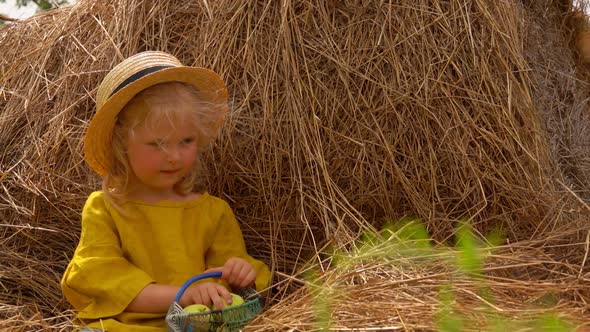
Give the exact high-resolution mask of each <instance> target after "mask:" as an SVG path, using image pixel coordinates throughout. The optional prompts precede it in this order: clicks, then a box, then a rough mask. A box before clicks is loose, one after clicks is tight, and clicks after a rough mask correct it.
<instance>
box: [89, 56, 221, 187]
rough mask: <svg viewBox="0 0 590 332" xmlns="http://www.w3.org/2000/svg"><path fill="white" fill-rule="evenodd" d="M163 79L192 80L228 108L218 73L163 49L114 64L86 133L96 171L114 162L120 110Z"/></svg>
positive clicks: (102, 171)
mask: <svg viewBox="0 0 590 332" xmlns="http://www.w3.org/2000/svg"><path fill="white" fill-rule="evenodd" d="M164 82H185V83H188V84H191V85H193V86H194V87H195V88H196V89H197V90H198V91H199V93H200V95H201V96H202V97H203V98H204V99H205V100H206V101H209V102H211V103H213V104H215V105H223V106H222V107H220V112H223V113H225V112H227V88H226V86H225V82H224V81H223V79H222V78H221V77H219V75H217V74H216V73H214V72H212V71H210V70H208V69H205V68H197V67H187V66H183V65H182V64H181V63H180V61H178V59H177V58H175V57H174V56H172V55H170V54H167V53H164V52H156V51H147V52H142V53H139V54H136V55H133V56H131V57H129V58H127V59H125V60H123V62H121V63H119V64H118V65H117V66H115V67H114V68H113V69H112V70H111V71H110V72H109V73H108V74H107V75H106V76H105V78H104V79H103V81H102V82H101V83H100V86H99V87H98V92H97V96H96V114H94V117H93V118H92V120H91V121H90V124H89V125H88V129H87V130H86V135H85V137H84V159H85V160H86V162H87V163H88V164H89V165H90V167H92V169H93V170H94V171H95V172H96V173H98V174H100V175H101V176H104V175H106V174H107V172H108V170H109V169H110V167H111V164H112V162H113V153H112V148H111V139H112V132H113V128H114V126H115V122H116V117H117V114H118V113H119V111H121V109H122V108H123V107H124V106H125V104H127V102H129V101H130V100H131V99H132V98H133V97H134V96H135V95H136V94H138V93H139V92H141V91H142V90H144V89H146V88H149V87H150V86H153V85H156V84H159V83H164ZM220 118H221V119H223V115H222V116H220ZM219 127H221V123H220V125H219ZM219 129H220V128H217V130H219Z"/></svg>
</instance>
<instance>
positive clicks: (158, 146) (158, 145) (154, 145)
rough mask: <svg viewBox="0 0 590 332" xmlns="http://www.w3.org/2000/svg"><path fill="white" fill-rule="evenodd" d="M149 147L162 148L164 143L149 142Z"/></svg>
mask: <svg viewBox="0 0 590 332" xmlns="http://www.w3.org/2000/svg"><path fill="white" fill-rule="evenodd" d="M147 145H149V146H151V147H152V148H160V147H162V143H160V142H149V143H148V144H147Z"/></svg>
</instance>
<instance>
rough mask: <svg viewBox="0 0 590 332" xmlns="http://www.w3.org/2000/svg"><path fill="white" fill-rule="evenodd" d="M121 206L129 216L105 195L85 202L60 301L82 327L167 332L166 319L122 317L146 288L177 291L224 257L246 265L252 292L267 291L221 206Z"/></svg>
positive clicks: (261, 267)
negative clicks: (251, 273) (168, 287)
mask: <svg viewBox="0 0 590 332" xmlns="http://www.w3.org/2000/svg"><path fill="white" fill-rule="evenodd" d="M124 207H125V208H126V210H130V211H132V214H131V215H130V216H126V217H124V216H122V215H121V214H120V213H119V212H118V211H117V210H116V209H115V208H114V207H113V206H111V205H110V204H109V203H108V201H107V200H106V198H105V195H104V193H103V192H101V191H97V192H94V193H92V194H91V195H90V197H89V198H88V200H87V202H86V205H85V206H84V209H83V212H82V234H81V236H80V242H79V244H78V247H77V249H76V251H75V253H74V257H73V258H72V260H71V261H70V263H69V265H68V267H67V269H66V271H65V273H64V276H63V278H62V282H61V285H62V290H63V293H64V296H65V297H66V298H67V299H68V301H69V302H70V303H71V304H72V305H73V307H74V308H75V309H76V310H77V311H78V318H80V319H82V320H83V321H84V322H89V324H88V327H94V328H100V329H104V330H106V331H114V332H119V331H122V332H124V331H137V332H142V331H145V332H148V331H166V323H165V321H164V317H165V313H162V314H147V313H146V314H143V313H127V312H123V310H125V308H126V307H127V306H128V305H129V303H130V302H131V301H132V300H133V299H134V298H135V296H136V295H137V294H138V293H139V292H140V291H141V290H142V289H143V288H144V287H145V286H147V285H148V284H149V283H152V282H155V283H158V284H166V285H177V286H180V285H182V284H183V283H184V282H185V281H187V280H188V279H189V278H191V277H193V276H194V275H197V274H199V273H202V272H203V271H204V270H206V269H208V268H211V267H218V266H222V265H223V264H224V263H225V261H226V260H227V259H228V258H230V257H242V258H244V259H246V260H248V261H249V262H250V263H251V264H252V266H253V267H254V269H255V270H256V273H257V278H256V288H257V289H258V290H262V289H263V288H266V287H267V286H268V284H269V282H270V272H269V269H268V267H267V266H266V265H265V264H264V263H262V262H261V261H258V260H255V259H254V258H252V257H251V256H249V255H248V254H247V253H246V247H245V243H244V240H243V237H242V233H241V231H240V228H239V225H238V223H237V221H236V219H235V217H234V214H233V212H232V210H231V208H230V207H229V205H228V204H227V203H226V202H225V201H223V200H222V199H220V198H217V197H214V196H211V195H209V194H207V193H204V194H202V195H201V196H199V197H198V198H195V199H193V200H191V201H187V202H175V201H162V202H158V203H156V204H149V203H146V202H141V201H131V202H129V203H127V204H126V205H125V206H124ZM209 281H211V280H209Z"/></svg>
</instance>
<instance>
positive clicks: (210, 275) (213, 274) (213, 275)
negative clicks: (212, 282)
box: [174, 272, 221, 302]
mask: <svg viewBox="0 0 590 332" xmlns="http://www.w3.org/2000/svg"><path fill="white" fill-rule="evenodd" d="M220 277H221V272H207V273H202V274H197V275H196V276H194V277H192V278H190V279H189V280H187V281H186V282H185V283H184V284H183V285H182V287H180V290H179V291H178V293H176V297H175V298H174V302H179V301H180V298H181V297H182V295H183V294H184V292H185V291H186V289H187V288H189V287H190V285H192V284H193V283H194V282H197V281H199V280H201V279H207V278H220Z"/></svg>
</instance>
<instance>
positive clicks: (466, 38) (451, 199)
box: [0, 0, 590, 329]
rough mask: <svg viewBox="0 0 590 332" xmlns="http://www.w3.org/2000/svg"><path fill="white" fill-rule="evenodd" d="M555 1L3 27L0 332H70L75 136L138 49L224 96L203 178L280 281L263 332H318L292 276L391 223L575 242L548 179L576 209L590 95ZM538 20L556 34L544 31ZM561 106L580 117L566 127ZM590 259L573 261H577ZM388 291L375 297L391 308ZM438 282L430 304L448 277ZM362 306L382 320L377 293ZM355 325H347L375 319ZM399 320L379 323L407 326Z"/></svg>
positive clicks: (170, 11) (297, 6)
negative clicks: (216, 80)
mask: <svg viewBox="0 0 590 332" xmlns="http://www.w3.org/2000/svg"><path fill="white" fill-rule="evenodd" d="M562 2H563V1H549V0H545V1H544V2H543V3H541V2H535V3H528V2H527V1H525V2H519V1H467V2H465V1H458V0H453V1H447V2H434V3H432V1H426V0H418V1H416V0H401V1H393V2H370V1H369V2H361V1H341V2H338V1H325V2H319V3H315V2H308V1H288V0H286V1H281V2H267V1H247V2H239V1H238V2H236V1H215V2H212V1H192V2H187V1H180V0H179V1H159V2H155V1H148V0H107V1H94V0H81V1H80V2H79V3H78V4H76V5H75V6H74V7H72V8H66V9H60V10H56V11H53V12H48V13H45V14H42V15H39V16H36V17H34V18H32V19H28V20H24V21H22V22H16V23H13V24H10V25H8V26H6V27H4V28H2V29H0V46H1V47H2V53H1V54H0V146H2V147H4V149H3V151H1V152H0V179H1V180H0V219H1V220H2V225H1V226H0V227H1V228H0V232H1V235H0V236H1V239H2V241H0V252H2V253H3V255H4V256H3V257H1V258H0V262H2V265H0V275H2V286H4V289H3V291H2V292H0V303H6V304H7V305H5V306H4V307H2V308H0V315H1V317H3V320H2V323H0V324H1V325H0V326H2V327H3V328H4V327H5V328H7V329H8V328H9V327H14V328H16V327H18V326H22V325H23V324H24V325H26V324H29V325H30V326H32V327H31V329H34V328H37V329H41V327H40V326H43V325H42V324H51V325H52V326H53V327H55V328H56V329H60V328H61V327H62V326H64V325H63V324H68V322H69V319H71V315H69V314H67V315H65V316H64V315H62V313H63V312H64V311H65V310H67V309H68V306H67V304H66V303H65V302H64V301H63V299H62V297H61V294H60V292H59V288H58V282H59V277H60V275H61V272H62V271H63V268H64V266H65V264H66V262H67V260H68V257H69V256H70V255H71V253H72V251H73V247H74V246H75V243H76V240H77V236H78V227H79V224H78V217H79V210H80V207H81V205H82V204H83V202H84V200H85V198H86V196H87V195H88V193H89V192H90V191H92V190H94V189H95V188H98V179H97V178H96V177H95V176H94V175H93V174H91V172H90V170H89V169H88V167H87V166H86V165H85V164H84V163H83V161H82V156H81V151H82V149H81V135H82V132H83V130H84V127H85V124H86V122H87V121H88V120H89V118H90V117H91V115H92V113H93V97H94V95H95V92H96V90H95V89H96V86H97V84H98V83H99V82H100V80H101V79H102V77H104V75H105V74H106V72H107V71H108V69H109V68H111V67H112V66H113V65H114V64H115V63H117V62H119V61H120V60H122V59H123V58H124V57H126V56H128V55H131V54H133V53H136V52H138V51H142V50H146V49H158V50H162V51H168V52H171V53H173V54H175V55H176V56H178V57H179V58H180V59H181V60H182V61H183V62H184V63H186V64H190V65H203V66H206V67H209V68H212V69H213V70H216V71H217V72H219V73H221V74H222V75H223V76H224V77H225V78H226V79H227V80H228V82H229V83H230V91H231V92H232V94H233V95H232V98H233V99H232V103H233V110H234V112H233V114H232V116H231V118H230V119H229V121H228V124H227V126H226V129H225V131H224V133H223V135H222V137H221V139H220V140H219V141H218V143H217V145H216V146H214V148H213V150H212V152H211V153H210V154H208V155H207V156H206V157H207V163H208V168H209V169H210V174H209V177H208V179H209V182H210V184H211V186H210V187H211V192H212V193H214V194H217V195H221V196H223V197H224V198H227V199H228V200H229V201H230V203H231V204H232V206H233V207H234V208H235V210H236V212H237V215H238V217H239V218H240V220H241V221H242V223H243V226H244V231H245V235H246V239H247V242H248V243H249V245H250V250H251V251H252V253H253V254H255V255H257V256H259V257H262V258H264V259H265V260H266V261H267V262H268V263H269V264H271V266H272V267H273V269H274V270H275V271H276V272H277V282H278V283H279V284H278V285H277V287H275V289H273V294H274V298H273V302H274V303H277V302H279V303H280V304H279V305H276V306H275V307H273V308H272V309H271V310H270V311H269V312H268V313H267V314H265V315H264V316H263V317H262V318H261V319H262V321H264V325H265V326H268V327H269V328H272V326H279V325H280V324H279V325H273V324H274V323H273V322H280V323H281V324H286V326H290V325H296V326H300V328H302V329H303V328H304V327H305V326H306V324H308V322H307V321H305V317H309V316H306V312H307V311H303V312H300V314H301V315H302V316H301V317H302V318H301V319H299V318H297V317H296V316H294V315H293V309H294V308H293V307H290V306H289V305H287V304H288V303H296V304H298V307H297V308H295V309H297V310H298V309H299V308H301V309H302V310H303V309H304V308H305V299H306V298H305V296H304V290H298V289H299V288H300V284H299V283H298V282H297V281H296V279H293V278H290V277H288V276H291V275H297V273H298V272H299V270H300V268H301V266H302V265H303V264H304V263H305V262H309V261H311V262H313V261H315V262H316V263H318V264H320V265H321V262H322V261H323V259H322V257H321V255H320V254H319V252H320V251H321V248H322V247H323V246H324V244H325V242H326V241H327V240H330V241H332V242H333V243H334V244H336V245H337V246H345V245H348V244H350V243H351V242H352V241H353V240H354V239H355V238H356V237H357V235H358V233H359V232H361V231H364V230H366V229H368V228H370V227H371V226H379V225H380V224H381V223H382V222H383V221H384V220H386V219H396V218H398V217H400V216H402V215H406V214H412V215H417V216H419V217H421V218H422V219H424V220H426V221H427V222H428V225H429V230H430V231H431V232H432V234H433V236H435V237H436V238H437V239H439V240H443V239H446V238H449V237H450V236H451V235H452V229H453V223H454V222H455V221H456V220H457V219H458V218H460V217H469V218H473V220H474V222H475V224H476V226H477V227H478V229H479V230H480V231H482V232H485V231H486V230H489V229H490V228H492V227H494V226H497V225H501V226H502V227H504V228H505V229H506V231H507V233H508V235H509V237H510V239H511V240H512V241H518V240H522V239H528V238H531V239H533V240H536V241H538V240H539V239H542V241H545V242H546V240H545V239H546V238H547V237H553V238H563V236H562V235H563V234H570V233H568V232H571V231H572V230H575V231H576V232H575V233H574V234H573V235H572V238H574V239H575V238H580V237H584V236H585V231H584V229H582V230H581V231H579V232H578V231H577V228H575V226H574V224H575V223H574V221H576V220H577V218H579V216H578V215H576V214H575V213H571V212H570V210H571V209H572V206H571V204H572V203H571V202H570V200H569V199H566V198H564V197H565V196H568V195H570V192H569V191H568V190H566V189H564V187H563V186H562V185H561V184H560V183H559V182H557V181H555V180H556V179H560V178H563V181H562V182H563V183H566V184H567V186H568V188H569V186H574V187H573V188H574V189H575V190H576V192H577V194H578V195H580V196H581V197H584V195H583V194H584V192H582V191H583V190H587V188H588V180H587V179H589V178H586V177H585V174H590V173H587V171H588V170H589V169H590V168H588V165H590V164H588V163H586V162H585V161H586V159H587V157H585V156H584V153H583V152H587V150H585V148H586V145H584V144H581V143H577V141H575V140H574V141H571V142H570V141H568V140H570V138H569V137H570V136H568V134H569V133H570V132H575V133H576V137H578V135H579V136H583V134H584V133H586V130H585V129H584V128H585V127H583V124H582V122H581V121H580V123H577V122H578V120H584V119H585V117H584V116H583V115H582V113H583V112H582V110H583V109H582V106H581V105H582V104H583V103H582V100H584V96H585V95H587V93H588V88H587V86H586V85H585V84H582V83H580V82H579V81H578V80H576V79H575V72H574V69H573V68H574V66H575V63H573V62H572V61H570V60H567V59H562V58H563V57H564V56H563V54H564V52H566V50H567V49H566V46H567V45H562V44H560V43H559V40H560V39H562V38H563V36H562V35H560V31H561V30H560V29H561V28H558V27H559V26H560V25H559V24H558V23H556V20H554V18H555V17H557V16H559V15H561V13H560V12H556V11H551V10H549V9H547V8H550V9H551V8H557V6H560V5H562ZM540 12H542V13H543V15H540V14H539V15H535V13H540ZM552 15H553V16H552ZM544 22H551V24H550V25H549V26H551V27H555V28H554V29H553V30H551V34H545V32H544V31H540V30H539V29H536V27H538V26H539V24H542V23H544ZM543 26H545V25H543ZM548 38H551V40H552V41H553V42H552V43H548V42H547V44H543V43H540V42H538V41H540V40H546V39H548ZM530 45H537V46H536V47H534V48H530V49H529V48H527V47H528V46H530ZM539 45H550V47H541V46H539ZM535 52H536V53H535ZM567 52H569V51H567ZM564 77H565V78H564ZM562 79H565V80H566V82H567V84H566V85H563V86H562V85H560V84H559V82H561V80H562ZM569 105H573V106H575V108H574V110H573V111H572V114H573V115H575V116H574V117H572V119H574V120H568V122H563V120H564V119H565V118H566V116H565V114H567V113H566V112H565V111H564V112H561V110H563V109H566V108H567V107H569ZM555 109H558V110H559V112H561V113H560V114H559V115H555V114H552V113H551V112H555V111H554V110H555ZM560 121H562V122H560ZM555 123H565V124H567V126H564V127H555V126H552V125H553V124H555ZM554 128H558V129H554ZM587 137H590V135H588V136H587ZM587 155H589V154H586V156H587ZM565 161H567V163H566V162H565ZM573 166H575V167H576V168H575V170H574V171H571V170H572V167H573ZM579 175H584V176H579ZM574 201H575V200H574ZM581 211H583V214H582V216H586V215H588V212H587V211H585V210H581ZM570 222H571V225H570V224H569V223H570ZM586 227H587V226H586ZM564 229H565V230H564ZM582 247H583V246H582V245H581V244H579V245H578V246H577V247H576V249H577V250H570V251H569V254H568V256H567V257H569V258H568V259H570V260H569V262H570V263H569V264H573V265H574V266H577V265H576V264H581V263H579V262H581V261H582V260H583V256H584V250H580V249H581V248H582ZM543 248H545V249H542V250H541V249H539V250H541V252H542V251H543V250H551V251H552V252H557V253H559V250H557V249H556V247H553V246H549V245H547V246H545V247H543ZM526 253H531V251H527V250H525V251H523V255H525V254H526ZM554 254H555V253H554ZM555 255H557V254H555ZM523 259H525V260H526V258H523ZM552 259H553V260H554V261H557V262H562V259H560V257H558V256H556V257H553V258H552ZM499 269H500V270H502V269H503V268H502V267H501V266H500V268H499ZM505 269H506V270H507V269H508V267H506V268H505ZM574 270H575V269H573V270H571V269H570V270H567V269H566V270H565V272H560V273H562V274H564V275H565V276H566V277H564V278H563V279H562V280H564V281H563V282H564V283H565V284H566V285H568V286H569V285H573V286H572V287H574V288H575V287H577V286H576V283H575V282H576V281H575V280H574V279H572V276H574V275H576V276H578V275H579V274H580V273H582V272H584V273H585V271H587V268H586V267H584V266H583V265H582V266H580V270H579V273H578V272H576V273H574V272H573V271H574ZM326 273H328V274H329V273H330V271H329V270H327V271H326ZM333 273H337V272H333ZM363 273H366V274H367V276H369V275H371V273H373V274H377V275H392V274H395V273H396V270H395V268H394V267H389V270H387V269H385V268H384V267H370V268H368V269H366V270H362V271H360V272H359V273H358V274H360V275H362V274H363ZM519 273H522V274H527V273H529V268H523V270H522V271H519ZM584 273H582V275H584ZM537 274H538V276H537V277H538V279H539V278H542V277H543V276H546V274H549V271H541V272H537ZM510 278H511V279H509V280H510V281H507V282H506V285H507V286H503V285H504V284H502V285H500V284H497V285H496V286H498V287H499V289H508V290H507V291H506V294H507V296H508V295H511V294H510V291H509V289H510V285H514V287H515V289H518V288H517V287H520V285H519V284H518V283H516V281H517V280H518V279H519V276H513V277H510ZM550 280H553V279H550ZM389 282H391V281H383V282H382V281H379V282H377V284H376V286H375V287H376V289H380V288H379V287H383V289H381V290H382V291H386V290H387V292H389V290H388V288H385V287H389V286H390V284H389ZM430 282H431V283H430V284H428V283H426V281H425V283H424V284H423V285H424V287H427V286H428V287H431V288H430V289H431V290H433V289H435V288H436V286H437V282H441V281H440V280H437V279H432V280H431V281H430ZM503 287H505V288H503ZM551 287H553V286H551ZM353 288H354V287H353ZM576 289H577V288H576ZM351 292H352V294H354V296H358V297H359V298H363V299H365V298H364V297H362V296H366V300H364V301H366V302H367V303H365V304H366V305H367V308H366V309H367V310H368V309H371V310H377V309H375V308H374V304H373V305H371V304H370V302H369V299H370V298H371V297H370V295H369V293H362V289H361V290H356V289H355V290H354V291H352V290H351ZM354 292H357V293H358V292H360V293H358V294H357V293H354ZM372 293H373V294H374V293H375V292H374V291H373V292H372ZM363 294H364V295H363ZM580 294H581V295H579V299H582V300H584V299H587V295H585V294H584V292H580ZM394 295H395V294H394ZM512 295H513V294H512ZM395 296H398V297H399V298H396V299H398V300H403V299H406V300H407V299H410V300H411V299H413V298H412V296H414V297H415V296H416V294H414V293H408V294H405V295H404V294H401V293H400V294H397V295H395ZM426 299H428V297H426ZM582 300H579V301H582ZM383 301H386V300H385V298H383ZM423 301H425V302H424V303H425V304H424V305H421V306H420V307H419V308H416V307H415V306H416V303H413V304H408V305H407V306H406V307H403V308H402V307H399V308H400V310H401V311H400V313H399V314H398V316H399V317H402V318H401V319H404V322H405V321H406V320H407V321H408V324H418V323H413V321H414V320H413V319H414V318H413V317H419V316H420V315H428V314H430V315H432V310H431V309H432V308H433V303H427V301H426V300H425V299H423ZM506 301H507V303H511V302H509V300H506ZM579 301H578V302H573V306H575V305H577V304H579V305H580V306H582V304H581V303H582V302H579ZM384 303H385V302H384ZM33 304H34V305H33ZM515 308H518V307H517V306H515ZM348 310H349V311H350V313H349V314H344V313H341V314H338V316H337V317H339V318H338V324H340V325H339V326H341V327H344V326H345V325H346V324H351V326H361V325H355V324H365V323H366V324H369V323H371V322H369V321H366V320H364V319H366V318H362V316H363V313H364V312H365V311H360V310H359V311H355V309H354V308H349V309H348ZM363 310H364V309H363ZM405 310H406V311H405ZM419 310H423V311H422V312H419ZM37 313H39V315H37ZM277 315H278V317H277ZM347 315H349V316H347ZM359 316H361V317H359ZM46 317H55V318H46ZM350 317H353V318H350ZM368 317H372V316H368ZM399 317H398V318H399ZM290 318H291V319H293V320H291V321H289V319H290ZM392 319H393V320H391V321H382V323H383V324H385V325H387V324H392V326H393V324H399V323H401V321H395V318H392ZM277 324H278V323H277ZM297 324H301V325H297ZM404 324H406V323H404ZM33 326H34V328H33ZM408 326H411V327H412V328H416V329H417V328H419V326H418V325H408ZM25 329H27V328H25Z"/></svg>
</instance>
